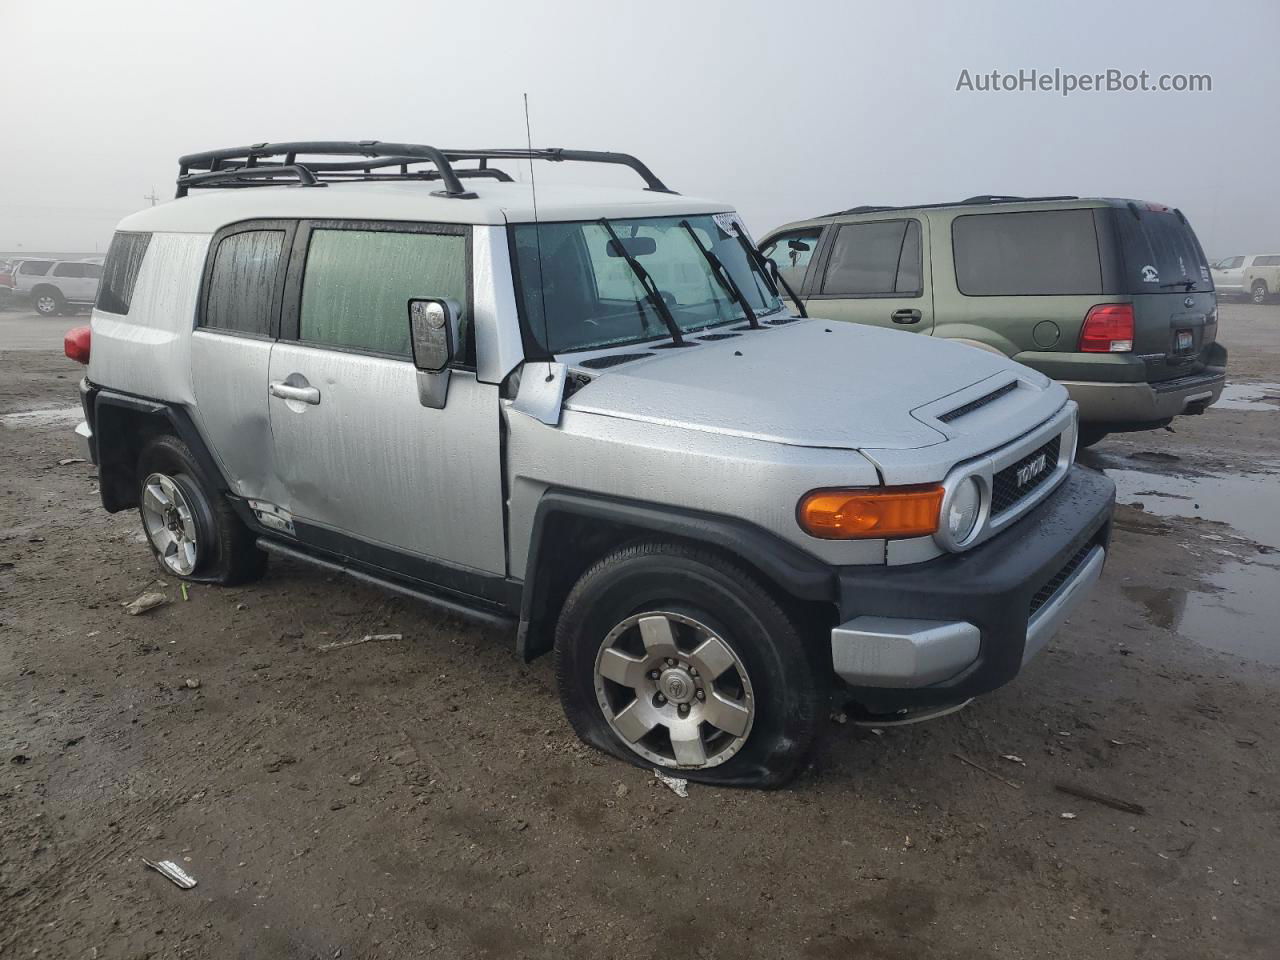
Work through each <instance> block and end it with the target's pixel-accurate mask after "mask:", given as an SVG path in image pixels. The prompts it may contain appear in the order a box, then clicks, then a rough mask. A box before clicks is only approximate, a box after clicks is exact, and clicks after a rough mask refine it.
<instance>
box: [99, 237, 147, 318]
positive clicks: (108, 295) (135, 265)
mask: <svg viewBox="0 0 1280 960" xmlns="http://www.w3.org/2000/svg"><path fill="white" fill-rule="evenodd" d="M150 243H151V234H149V233H117V234H116V235H115V236H114V237H112V238H111V247H110V248H109V249H108V250H107V260H106V263H104V264H103V266H102V282H101V283H100V284H99V285H98V303H97V307H98V309H99V310H103V311H105V312H107V313H119V314H126V313H128V312H129V304H130V302H132V300H133V288H134V286H135V285H136V284H137V282H138V271H139V270H141V269H142V258H143V257H145V256H146V254H147V245H148V244H150Z"/></svg>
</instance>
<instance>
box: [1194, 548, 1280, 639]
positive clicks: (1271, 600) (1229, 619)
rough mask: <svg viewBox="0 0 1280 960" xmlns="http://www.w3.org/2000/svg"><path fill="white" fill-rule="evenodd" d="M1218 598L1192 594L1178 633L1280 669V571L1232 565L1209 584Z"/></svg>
mask: <svg viewBox="0 0 1280 960" xmlns="http://www.w3.org/2000/svg"><path fill="white" fill-rule="evenodd" d="M1207 582H1208V583H1209V584H1210V585H1212V586H1214V587H1217V588H1218V589H1219V590H1220V591H1221V592H1219V593H1198V592H1194V593H1188V594H1187V595H1186V601H1185V602H1186V606H1185V608H1184V609H1183V610H1182V612H1181V616H1180V617H1179V618H1178V619H1177V622H1176V624H1175V625H1174V628H1175V629H1176V630H1177V631H1178V633H1180V634H1182V635H1183V636H1184V637H1186V638H1187V639H1188V640H1191V641H1193V642H1194V643H1198V644H1200V645H1201V646H1203V647H1209V648H1210V649H1213V650H1218V651H1220V652H1222V653H1229V654H1231V655H1233V656H1237V657H1243V658H1245V659H1248V660H1255V661H1257V662H1259V663H1274V664H1280V629H1278V628H1277V626H1276V625H1277V623H1280V568H1277V567H1274V566H1271V565H1270V564H1265V563H1250V564H1243V563H1230V564H1227V565H1226V566H1225V567H1223V568H1222V569H1221V570H1219V571H1218V572H1217V573H1214V574H1211V575H1210V576H1209V577H1208V581H1207Z"/></svg>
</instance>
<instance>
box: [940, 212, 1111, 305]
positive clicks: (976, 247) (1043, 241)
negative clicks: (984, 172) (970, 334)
mask: <svg viewBox="0 0 1280 960" xmlns="http://www.w3.org/2000/svg"><path fill="white" fill-rule="evenodd" d="M951 237H952V243H953V245H954V247H955V258H956V285H957V286H958V287H959V289H960V292H961V293H963V294H965V295H967V296H970V297H1001V296H1006V297H1008V296H1037V295H1040V296H1055V295H1056V296H1068V295H1075V294H1098V293H1101V292H1102V265H1101V262H1100V261H1099V259H1098V235H1097V232H1096V231H1095V229H1094V222H1093V211H1092V210H1039V211H1033V212H1030V213H980V214H970V215H967V216H962V217H956V219H955V221H954V222H953V223H952V225H951Z"/></svg>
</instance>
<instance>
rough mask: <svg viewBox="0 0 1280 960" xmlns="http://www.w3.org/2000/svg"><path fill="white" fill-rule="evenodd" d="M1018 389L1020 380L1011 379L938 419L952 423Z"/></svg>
mask: <svg viewBox="0 0 1280 960" xmlns="http://www.w3.org/2000/svg"><path fill="white" fill-rule="evenodd" d="M1017 389H1018V381H1017V380H1010V381H1009V382H1008V383H1006V384H1005V385H1004V386H1003V387H996V389H994V390H992V391H991V392H990V393H987V394H983V395H982V396H981V397H978V398H977V399H976V400H970V401H969V402H968V403H964V404H961V405H960V406H958V407H956V408H955V409H954V410H948V411H947V412H946V413H941V414H939V415H938V419H939V420H941V421H942V422H943V423H952V422H953V421H956V420H959V419H960V418H961V417H963V416H967V415H968V414H970V413H973V411H975V410H980V409H982V408H983V407H985V406H986V405H987V404H988V403H994V402H995V401H997V400H999V399H1000V398H1001V397H1003V396H1005V395H1006V394H1009V393H1013V391H1015V390H1017Z"/></svg>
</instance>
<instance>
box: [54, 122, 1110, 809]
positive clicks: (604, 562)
mask: <svg viewBox="0 0 1280 960" xmlns="http://www.w3.org/2000/svg"><path fill="white" fill-rule="evenodd" d="M515 160H528V161H535V160H536V161H580V162H600V163H612V164H622V165H625V166H627V167H630V168H631V169H632V170H634V171H635V172H636V173H638V174H639V175H640V176H641V178H642V179H643V180H644V182H645V189H644V190H622V189H612V188H596V187H592V188H569V187H552V186H549V185H547V186H543V187H541V188H540V189H535V188H533V187H532V178H531V182H530V183H529V184H524V183H516V182H513V180H512V178H511V177H510V176H509V175H508V174H507V173H505V172H503V171H502V170H501V169H499V168H497V167H495V166H493V163H494V162H502V161H515ZM180 163H181V172H180V176H179V179H178V191H177V193H178V197H177V199H176V200H174V201H173V202H171V203H167V204H162V205H160V206H157V207H154V208H151V209H147V210H144V211H142V212H140V213H137V214H134V215H133V216H130V217H128V218H126V219H125V220H124V222H123V223H121V225H120V228H119V232H117V233H116V235H115V239H114V240H113V242H112V245H111V249H110V253H109V255H108V257H107V261H106V265H105V269H104V273H103V278H102V287H101V290H100V292H99V295H98V300H97V306H96V308H95V310H94V312H93V319H92V325H91V327H88V328H80V329H78V330H75V331H72V332H71V333H70V334H68V337H67V345H66V350H67V353H68V355H69V356H72V357H73V358H75V359H79V360H81V361H82V362H86V363H87V364H88V376H87V377H86V378H85V379H84V380H83V381H82V383H81V388H80V389H81V396H82V400H83V406H84V413H85V421H84V423H82V424H81V425H80V426H79V427H78V428H77V431H78V433H79V434H80V435H81V437H82V438H83V439H84V441H85V443H86V445H87V447H88V451H89V456H90V457H91V458H92V459H93V461H94V463H96V464H97V465H98V468H99V472H100V478H101V496H102V502H103V505H104V507H105V508H106V509H107V510H109V511H118V510H123V509H126V508H129V507H135V506H136V507H138V508H139V511H140V513H141V517H142V522H143V525H144V527H145V530H146V534H147V537H148V539H149V541H150V544H151V547H152V549H153V550H154V551H155V554H156V556H157V558H158V560H159V563H160V565H161V566H162V568H163V569H164V570H165V571H166V572H167V573H169V574H171V575H173V576H176V577H179V578H183V579H188V580H196V581H202V582H214V583H235V582H242V581H245V580H249V579H252V578H254V577H258V576H261V575H262V573H263V571H264V568H265V565H266V556H267V554H279V555H281V556H285V557H289V558H294V559H297V560H305V561H307V562H310V563H315V564H319V565H320V566H322V567H325V568H327V569H331V570H334V571H342V572H345V573H349V574H350V575H352V576H354V577H357V578H359V579H361V580H364V581H370V582H375V583H378V584H381V585H383V586H385V587H387V588H389V589H391V590H395V591H399V592H401V593H405V594H408V595H411V596H413V597H418V598H421V599H422V600H425V601H427V602H429V603H432V604H435V605H436V606H438V607H441V608H443V609H445V610H448V611H451V612H454V613H458V614H464V615H467V616H470V617H474V618H477V619H479V620H481V621H486V622H489V623H493V624H502V625H506V626H509V627H511V628H513V632H514V635H515V638H516V647H517V650H518V652H519V654H520V655H521V656H523V657H525V658H526V659H531V658H533V657H536V656H538V655H539V654H542V653H546V652H550V651H552V650H554V652H555V663H556V675H557V678H558V682H559V687H560V695H561V697H562V699H563V702H564V707H565V710H566V712H567V714H568V717H569V720H570V721H571V723H572V724H573V727H574V729H575V730H576V731H577V733H578V734H579V735H580V736H581V737H582V738H583V739H585V740H586V741H587V742H589V743H591V744H594V745H595V746H597V747H599V748H600V749H602V750H605V751H608V752H609V753H612V754H614V755H616V756H618V757H621V758H623V759H626V760H629V761H631V762H633V763H637V764H641V765H646V766H655V767H660V768H663V769H665V770H672V771H676V770H678V771H679V772H680V773H681V774H682V775H686V776H691V777H694V778H696V779H699V780H704V781H708V782H717V783H730V784H751V785H776V784H779V783H782V782H784V781H786V780H787V779H788V778H789V777H790V776H792V775H793V774H794V773H795V772H796V771H797V769H798V768H799V767H800V765H801V764H802V762H803V761H804V759H805V755H806V753H807V751H808V750H809V747H810V745H811V743H812V741H813V738H814V735H815V731H816V730H817V729H818V726H819V721H820V720H821V719H822V718H825V717H826V715H827V709H828V707H829V706H830V705H831V704H832V703H833V702H839V703H842V704H843V703H846V702H851V703H855V704H857V709H858V710H859V711H860V712H861V714H862V715H863V716H865V717H874V718H879V719H880V720H885V721H890V720H893V719H899V720H903V719H915V718H919V717H922V716H927V715H932V714H936V713H939V712H943V711H945V710H948V709H952V708H954V707H955V706H957V705H960V704H963V703H965V702H967V701H968V700H969V699H970V698H972V697H974V696H975V695H977V694H981V693H984V692H986V691H989V690H992V689H994V688H996V687H998V686H1000V685H1001V684H1003V683H1005V682H1007V681H1009V680H1010V679H1011V678H1012V677H1013V676H1014V675H1015V674H1017V673H1018V671H1019V669H1020V668H1021V667H1022V665H1023V664H1024V663H1026V662H1027V661H1028V660H1029V659H1030V658H1031V657H1033V656H1034V655H1035V654H1036V653H1037V651H1039V650H1040V649H1041V648H1042V647H1043V646H1044V645H1045V643H1046V642H1047V641H1048V640H1049V638H1050V636H1051V635H1052V634H1053V633H1054V632H1055V631H1056V630H1058V628H1059V627H1060V626H1061V624H1062V622H1063V620H1064V619H1065V618H1066V617H1067V616H1068V615H1069V614H1070V613H1071V611H1072V610H1073V609H1075V608H1076V607H1077V605H1078V604H1079V603H1080V601H1081V599H1082V598H1083V597H1084V596H1085V595H1086V593H1087V592H1088V590H1089V588H1090V586H1091V585H1092V584H1093V583H1094V581H1095V580H1096V579H1097V577H1098V576H1099V573H1100V571H1101V568H1102V565H1103V560H1104V558H1105V555H1106V549H1107V543H1108V535H1109V532H1110V520H1111V512H1112V504H1113V487H1112V485H1111V483H1110V482H1109V481H1108V480H1107V479H1106V478H1105V477H1103V476H1102V475H1100V474H1098V473H1096V472H1093V471H1089V470H1085V469H1082V468H1080V467H1077V466H1075V465H1074V458H1075V450H1076V408H1075V404H1074V403H1072V402H1071V401H1070V400H1069V399H1068V397H1067V394H1066V391H1065V390H1064V389H1063V388H1062V387H1061V386H1059V385H1057V384H1055V383H1053V382H1051V381H1050V380H1049V379H1048V378H1046V377H1044V376H1042V375H1041V374H1039V373H1036V372H1034V371H1032V370H1030V369H1028V368H1026V367H1023V366H1020V365H1018V364H1016V363H1013V362H1011V361H1009V360H1007V359H1005V358H1004V357H1000V356H996V355H993V354H990V353H985V352H982V351H978V350H973V349H971V348H968V347H964V346H960V345H956V344H953V343H945V342H938V341H935V340H932V339H929V338H925V337H912V336H909V335H907V334H903V333H899V332H895V331H892V330H884V329H877V328H874V327H864V326H857V325H852V324H842V323H830V322H826V321H823V320H820V319H815V318H810V317H805V316H804V315H803V314H801V315H799V316H797V315H793V314H792V313H791V312H789V310H788V308H787V307H786V306H785V305H784V300H783V297H782V296H781V295H780V288H781V292H782V293H786V288H785V283H784V281H783V280H782V278H780V277H779V276H778V274H777V272H776V271H772V270H770V268H769V265H768V263H767V261H765V260H764V259H763V258H762V257H761V256H760V255H759V253H758V251H757V250H756V248H755V247H754V246H753V245H752V243H751V241H750V240H749V239H748V237H747V234H746V232H745V230H744V229H743V227H742V225H741V223H740V221H739V220H738V218H737V216H736V215H735V214H734V212H733V211H732V210H731V209H730V208H729V207H727V206H726V205H725V204H723V203H715V202H711V201H706V200H695V199H691V198H689V197H683V196H680V195H678V194H676V193H674V192H672V191H671V190H669V189H667V188H666V186H665V185H664V184H663V183H662V182H661V181H660V180H659V179H658V178H657V177H656V176H654V175H653V173H652V172H650V170H649V169H648V168H647V167H645V166H644V164H642V163H641V162H640V161H638V160H636V159H635V158H634V157H630V156H627V155H624V154H614V153H598V152H590V151H571V150H558V149H555V150H438V149H436V148H433V147H427V146H422V145H417V144H399V143H381V142H373V141H365V142H359V143H353V142H320V143H282V144H259V145H256V146H253V147H245V148H235V149H227V150H218V151H214V152H211V153H202V154H194V155H191V156H187V157H184V158H182V160H181V161H180ZM531 170H532V167H531ZM231 188H235V189H231ZM189 193H191V194H199V195H192V196H189V195H188V194H189ZM792 299H793V302H795V301H794V297H793V298H792Z"/></svg>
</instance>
